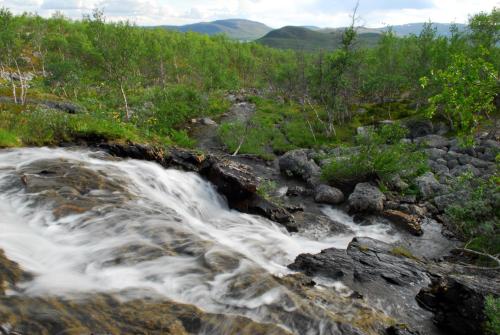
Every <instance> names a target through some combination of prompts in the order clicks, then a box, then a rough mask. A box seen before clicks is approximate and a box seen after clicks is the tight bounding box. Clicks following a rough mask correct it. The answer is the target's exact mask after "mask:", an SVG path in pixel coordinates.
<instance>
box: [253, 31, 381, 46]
mask: <svg viewBox="0 0 500 335" xmlns="http://www.w3.org/2000/svg"><path fill="white" fill-rule="evenodd" d="M342 32H343V29H330V30H319V31H313V30H311V29H307V28H304V27H293V26H288V27H283V28H281V29H277V30H273V31H271V32H269V33H268V34H267V35H266V36H264V37H262V38H260V39H259V40H257V42H258V43H261V44H263V45H266V46H269V47H273V48H278V49H292V50H302V51H318V50H328V51H331V50H335V49H337V48H338V47H339V46H340V43H341V41H342ZM380 36H381V33H380V32H371V31H368V32H365V31H360V32H359V35H358V41H357V46H362V47H371V46H374V45H376V44H377V42H378V41H379V39H380Z"/></svg>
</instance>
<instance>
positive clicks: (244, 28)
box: [161, 19, 273, 41]
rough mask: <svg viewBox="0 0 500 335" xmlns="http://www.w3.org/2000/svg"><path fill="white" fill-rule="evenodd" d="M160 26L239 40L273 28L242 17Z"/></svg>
mask: <svg viewBox="0 0 500 335" xmlns="http://www.w3.org/2000/svg"><path fill="white" fill-rule="evenodd" d="M161 27H163V28H165V29H170V30H176V31H181V32H188V31H193V32H197V33H200V34H208V35H216V34H225V35H227V36H228V37H230V38H232V39H235V40H240V41H253V40H256V39H258V38H261V37H262V36H264V35H266V34H267V33H268V32H270V31H271V30H273V29H272V28H270V27H268V26H266V25H265V24H263V23H260V22H255V21H249V20H243V19H230V20H218V21H213V22H200V23H194V24H188V25H185V26H161Z"/></svg>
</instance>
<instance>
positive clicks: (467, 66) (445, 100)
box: [422, 54, 498, 143]
mask: <svg viewBox="0 0 500 335" xmlns="http://www.w3.org/2000/svg"><path fill="white" fill-rule="evenodd" d="M432 80H433V81H434V82H435V84H436V85H437V86H439V87H440V88H441V90H440V92H439V93H438V94H436V95H435V96H433V97H431V98H430V100H429V101H430V102H431V106H430V108H429V114H430V116H433V114H434V113H436V112H438V111H439V112H441V113H442V114H444V115H445V116H446V118H447V119H448V120H449V122H450V124H451V125H452V128H454V129H456V130H457V132H458V134H459V135H461V136H462V138H464V139H466V140H468V142H469V143H470V142H471V139H472V138H471V135H472V134H473V132H474V130H475V129H476V127H477V125H478V124H479V121H480V120H481V118H483V117H484V116H485V115H488V114H490V113H492V112H493V111H494V110H495V106H494V103H493V99H494V97H495V96H496V94H497V92H498V76H497V72H496V71H495V69H494V67H493V65H492V64H490V63H488V62H486V61H485V60H484V59H482V58H470V57H467V56H465V55H462V54H458V55H455V56H454V57H453V61H452V63H451V64H450V66H449V67H448V68H447V69H446V70H438V71H437V72H435V73H433V74H432ZM422 84H423V86H424V87H425V86H427V84H428V79H427V78H426V77H424V78H422Z"/></svg>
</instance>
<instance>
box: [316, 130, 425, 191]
mask: <svg viewBox="0 0 500 335" xmlns="http://www.w3.org/2000/svg"><path fill="white" fill-rule="evenodd" d="M405 134H406V129H405V128H403V127H401V126H399V125H384V126H383V127H382V128H380V129H379V130H374V131H372V130H368V131H367V133H366V134H363V135H358V136H357V138H356V143H357V144H358V146H357V147H355V148H354V150H353V149H352V148H349V149H347V150H345V149H342V148H341V149H340V151H341V154H340V155H337V154H334V155H333V156H330V157H328V156H327V157H326V158H327V160H328V161H329V163H327V164H326V165H325V166H324V167H323V170H322V176H323V179H324V180H326V181H328V182H330V183H331V184H332V185H335V184H344V183H349V182H354V183H357V182H361V181H368V180H370V179H374V180H378V181H380V182H382V183H385V184H390V183H391V181H392V180H393V178H396V177H400V178H401V179H403V180H404V181H407V182H409V183H410V184H411V183H412V182H413V181H414V178H415V177H417V176H419V175H421V174H423V173H424V172H425V171H426V170H427V169H428V167H427V163H426V157H425V155H424V154H423V153H422V152H421V151H418V150H417V149H416V147H415V145H413V144H411V143H407V142H406V141H403V137H404V136H405Z"/></svg>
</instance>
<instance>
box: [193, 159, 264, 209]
mask: <svg viewBox="0 0 500 335" xmlns="http://www.w3.org/2000/svg"><path fill="white" fill-rule="evenodd" d="M200 174H201V175H203V176H205V177H206V178H207V179H208V180H209V181H210V182H212V184H214V185H215V186H216V187H217V190H218V191H219V192H220V193H222V194H223V195H225V196H226V198H227V200H228V202H229V204H230V206H231V205H232V204H234V203H237V202H239V201H241V200H246V199H248V198H250V197H252V196H253V195H254V194H256V192H257V186H258V180H257V177H256V176H255V175H254V174H253V173H252V171H251V169H250V167H249V166H247V165H244V164H239V163H235V162H233V161H230V160H221V161H219V160H217V159H215V158H209V159H207V160H206V161H205V164H204V166H203V167H202V168H201V169H200Z"/></svg>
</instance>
